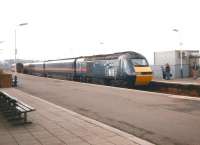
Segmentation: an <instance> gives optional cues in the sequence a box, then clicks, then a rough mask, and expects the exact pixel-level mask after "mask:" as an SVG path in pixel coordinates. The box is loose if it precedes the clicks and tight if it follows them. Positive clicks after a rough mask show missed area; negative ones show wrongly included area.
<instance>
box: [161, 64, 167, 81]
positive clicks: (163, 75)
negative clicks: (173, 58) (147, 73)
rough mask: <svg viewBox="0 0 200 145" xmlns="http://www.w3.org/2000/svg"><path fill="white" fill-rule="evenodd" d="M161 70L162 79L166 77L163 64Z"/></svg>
mask: <svg viewBox="0 0 200 145" xmlns="http://www.w3.org/2000/svg"><path fill="white" fill-rule="evenodd" d="M161 70H162V77H163V79H166V75H165V69H164V67H163V66H161Z"/></svg>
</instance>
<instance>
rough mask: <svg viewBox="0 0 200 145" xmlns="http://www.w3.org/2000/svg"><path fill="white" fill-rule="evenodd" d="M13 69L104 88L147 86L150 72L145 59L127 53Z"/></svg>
mask: <svg viewBox="0 0 200 145" xmlns="http://www.w3.org/2000/svg"><path fill="white" fill-rule="evenodd" d="M18 66H19V67H20V68H16V70H18V72H22V73H25V74H31V75H38V76H44V77H52V78H61V79H68V80H75V81H83V82H91V83H103V84H106V85H120V86H121V85H128V86H141V85H148V84H149V83H150V81H151V80H152V70H151V68H150V66H149V64H148V62H147V60H146V58H145V57H144V56H143V55H141V54H139V53H136V52H132V51H127V52H119V53H113V54H105V55H93V56H81V57H76V58H68V59H59V60H48V61H42V62H35V63H25V64H23V67H22V65H19V64H17V65H16V67H18Z"/></svg>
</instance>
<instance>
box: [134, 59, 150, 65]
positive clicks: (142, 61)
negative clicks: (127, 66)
mask: <svg viewBox="0 0 200 145" xmlns="http://www.w3.org/2000/svg"><path fill="white" fill-rule="evenodd" d="M131 62H132V64H133V65H135V66H147V65H148V63H147V61H146V59H143V58H136V59H131Z"/></svg>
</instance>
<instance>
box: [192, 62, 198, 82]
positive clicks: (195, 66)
mask: <svg viewBox="0 0 200 145" xmlns="http://www.w3.org/2000/svg"><path fill="white" fill-rule="evenodd" d="M197 70H198V66H197V64H196V62H193V65H192V77H193V78H194V79H197Z"/></svg>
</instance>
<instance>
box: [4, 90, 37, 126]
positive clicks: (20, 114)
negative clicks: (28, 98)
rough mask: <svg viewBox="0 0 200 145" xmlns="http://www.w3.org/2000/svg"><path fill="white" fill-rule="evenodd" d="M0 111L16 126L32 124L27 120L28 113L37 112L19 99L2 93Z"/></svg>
mask: <svg viewBox="0 0 200 145" xmlns="http://www.w3.org/2000/svg"><path fill="white" fill-rule="evenodd" d="M0 111H1V113H2V114H3V115H4V116H5V117H6V118H7V120H8V121H11V122H12V123H14V124H27V123H31V122H28V120H27V113H28V112H32V111H35V109H34V108H33V107H31V106H29V105H27V104H25V103H24V102H22V101H20V100H18V99H17V98H15V97H13V96H10V95H9V94H7V93H5V92H3V91H0Z"/></svg>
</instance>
